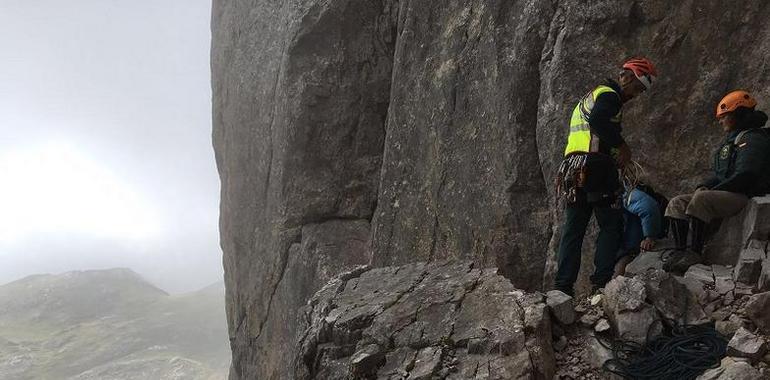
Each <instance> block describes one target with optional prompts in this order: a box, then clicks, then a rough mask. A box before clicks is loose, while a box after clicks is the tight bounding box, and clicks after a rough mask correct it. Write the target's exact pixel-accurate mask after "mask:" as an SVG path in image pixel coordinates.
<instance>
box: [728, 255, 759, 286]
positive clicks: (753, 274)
mask: <svg viewBox="0 0 770 380" xmlns="http://www.w3.org/2000/svg"><path fill="white" fill-rule="evenodd" d="M763 260H765V251H764V249H757V248H745V249H743V250H742V251H741V254H740V257H739V258H738V262H737V263H736V264H735V269H734V271H733V279H734V280H735V282H739V283H742V284H749V285H753V284H756V283H757V280H759V274H760V273H761V272H762V261H763Z"/></svg>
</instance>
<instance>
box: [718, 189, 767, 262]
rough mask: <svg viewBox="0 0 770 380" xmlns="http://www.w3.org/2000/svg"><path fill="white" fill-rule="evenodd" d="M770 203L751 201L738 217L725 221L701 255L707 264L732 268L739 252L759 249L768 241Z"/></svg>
mask: <svg viewBox="0 0 770 380" xmlns="http://www.w3.org/2000/svg"><path fill="white" fill-rule="evenodd" d="M769 203H770V197H769V196H764V197H755V198H752V199H750V200H749V203H748V204H747V205H746V207H745V208H744V209H743V211H741V212H740V213H739V214H738V215H736V216H733V217H730V218H727V219H724V220H723V221H722V222H721V223H720V227H719V229H718V231H717V232H716V234H715V235H714V236H713V237H712V238H711V239H710V240H709V242H708V243H707V244H706V247H705V251H704V254H705V256H706V259H707V261H708V262H710V263H714V264H720V265H734V264H735V263H736V262H737V261H738V257H739V255H740V252H741V250H742V249H744V248H746V247H749V246H753V247H759V248H761V247H762V244H763V243H764V242H766V241H767V240H769V239H768V231H770V222H768V220H769V219H768V218H769V216H768V215H770V208H769V207H768V206H769ZM752 241H756V242H758V243H759V244H756V243H752Z"/></svg>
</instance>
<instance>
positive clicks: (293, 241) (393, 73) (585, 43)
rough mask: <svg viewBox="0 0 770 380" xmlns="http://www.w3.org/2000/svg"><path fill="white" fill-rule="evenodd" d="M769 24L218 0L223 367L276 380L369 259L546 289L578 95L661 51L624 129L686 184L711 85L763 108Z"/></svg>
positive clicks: (585, 7) (578, 6)
mask: <svg viewBox="0 0 770 380" xmlns="http://www.w3.org/2000/svg"><path fill="white" fill-rule="evenodd" d="M768 16H770V5H768V4H766V3H765V2H762V1H748V2H741V3H734V4H733V3H731V4H729V5H726V4H725V3H724V2H721V1H715V0H714V1H711V0H709V1H683V2H666V1H632V0H621V1H608V0H606V1H605V0H598V1H590V2H584V1H578V0H552V1H539V0H520V1H513V0H492V1H480V0H475V1H474V0H450V1H445V2H442V3H441V5H440V6H437V5H436V3H435V2H425V1H417V0H400V1H399V0H367V1H356V0H284V1H276V0H251V1H245V0H230V1H222V0H215V1H214V5H213V15H212V35H213V37H212V74H213V81H212V87H213V106H214V134H213V138H214V147H215V151H216V157H217V163H218V167H219V171H220V175H221V179H222V206H221V210H222V213H221V221H220V225H221V234H222V235H221V238H222V247H223V250H224V253H225V256H224V266H225V271H226V286H227V311H228V319H229V326H230V336H231V346H232V349H233V366H232V370H231V377H232V378H233V379H240V378H259V379H277V378H281V377H285V376H286V374H287V373H288V372H287V371H289V365H288V363H287V360H285V358H286V357H290V356H292V355H293V354H294V352H295V350H296V348H294V345H293V342H294V339H295V338H296V336H297V323H295V322H293V321H294V320H295V319H296V315H297V310H298V309H299V307H300V306H301V305H303V304H304V303H305V302H306V301H307V300H308V299H309V298H310V296H311V295H312V294H313V293H314V292H315V291H316V290H318V289H320V288H321V286H322V285H323V284H325V283H326V282H327V281H328V280H329V279H330V278H332V277H333V276H334V275H336V274H337V273H340V272H342V271H344V270H347V269H350V268H353V267H355V266H357V265H359V264H367V263H371V264H373V265H374V266H382V265H397V264H402V263H407V262H415V261H432V260H437V259H471V260H473V261H474V262H476V263H477V264H478V266H479V267H488V266H496V267H498V268H500V273H501V274H503V275H505V276H506V277H508V278H509V279H510V280H511V281H512V282H513V284H514V285H515V286H516V287H518V288H522V289H528V290H532V289H538V288H542V287H543V286H544V285H545V286H548V284H549V283H550V280H551V279H550V276H551V275H550V274H551V271H552V264H551V260H550V257H551V256H552V254H553V251H554V247H555V245H556V242H557V239H558V236H559V228H558V223H559V211H558V210H559V207H558V205H557V204H556V202H555V201H554V199H553V196H552V195H553V186H552V177H553V173H554V169H555V166H557V165H558V162H559V157H560V155H561V152H562V149H563V144H564V141H565V137H566V133H567V130H566V124H567V115H568V113H569V111H570V109H571V107H573V106H574V103H575V101H576V100H577V99H578V98H579V97H580V96H581V95H582V94H584V93H585V92H586V91H588V90H589V89H590V88H591V87H592V86H594V85H596V84H597V83H598V82H599V81H601V80H603V79H604V78H606V77H610V76H614V75H615V74H617V72H616V71H617V64H618V63H619V62H621V61H622V60H623V59H625V58H627V57H629V56H632V55H639V54H641V55H645V56H648V57H650V58H651V59H653V61H655V62H656V63H657V64H658V66H659V69H660V72H661V77H660V80H659V81H658V83H656V87H655V88H654V89H653V90H652V91H650V92H649V93H648V94H645V95H644V96H643V97H642V98H640V99H638V100H634V101H633V103H630V104H629V105H628V107H627V109H626V110H625V124H624V125H625V135H626V136H627V140H628V141H629V142H630V143H631V145H632V147H633V149H634V153H635V158H636V159H637V160H638V161H640V162H642V163H643V164H644V165H645V167H646V168H647V170H648V172H649V174H650V175H649V177H650V180H651V182H652V183H653V184H654V185H657V187H659V188H661V189H662V190H664V192H666V193H668V194H669V195H673V194H674V193H676V192H680V191H685V190H689V189H691V188H692V187H693V185H694V184H695V183H696V182H697V181H698V180H699V178H700V177H701V176H702V175H703V174H705V172H706V170H707V169H708V166H709V163H710V154H711V151H712V147H713V146H714V145H715V143H716V141H717V140H718V139H719V134H720V132H719V130H718V129H717V128H716V127H714V126H713V124H714V123H713V121H712V112H713V106H714V104H715V102H716V101H717V100H718V99H719V98H720V96H721V95H722V94H723V93H725V92H726V91H728V90H730V89H733V88H736V87H745V88H749V89H752V90H753V91H754V92H755V93H756V96H757V97H758V98H759V99H760V107H761V108H767V107H766V106H767V104H768V103H767V99H769V98H770V90H768V86H767V84H768V79H767V78H768V75H767V74H768V70H769V69H768V66H767V64H766V63H765V59H764V58H765V57H766V55H767V52H768V51H770V30H768V24H767V23H766V22H765V20H767V19H768ZM590 245H591V244H586V249H588V248H590ZM586 256H587V258H586V259H585V260H584V262H585V264H586V265H584V271H588V270H590V255H586Z"/></svg>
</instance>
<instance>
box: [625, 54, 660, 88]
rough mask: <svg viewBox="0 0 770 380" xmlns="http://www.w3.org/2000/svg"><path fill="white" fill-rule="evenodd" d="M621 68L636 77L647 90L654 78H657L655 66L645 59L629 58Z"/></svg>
mask: <svg viewBox="0 0 770 380" xmlns="http://www.w3.org/2000/svg"><path fill="white" fill-rule="evenodd" d="M623 68H624V69H626V70H631V71H632V72H633V73H634V75H635V76H636V79H639V81H640V82H642V84H643V85H644V87H645V88H647V89H648V90H649V89H650V87H652V82H653V80H655V77H657V76H658V72H657V70H655V65H653V64H652V62H650V60H649V59H647V58H641V57H640V58H631V59H629V60H628V61H626V63H624V64H623Z"/></svg>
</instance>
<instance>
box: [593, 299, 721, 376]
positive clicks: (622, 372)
mask: <svg viewBox="0 0 770 380" xmlns="http://www.w3.org/2000/svg"><path fill="white" fill-rule="evenodd" d="M686 307H687V306H686V303H685V309H686ZM667 322H669V325H670V326H671V328H670V329H669V331H668V332H667V333H666V334H661V335H659V336H657V337H654V338H650V333H651V332H652V331H653V328H654V327H656V326H657V324H659V323H662V320H657V321H656V322H654V323H652V325H650V327H649V328H648V329H647V339H646V341H647V343H646V344H644V345H641V344H638V343H636V342H633V341H629V340H623V339H616V340H613V341H611V342H605V341H602V339H600V338H599V337H596V336H594V337H595V338H596V339H597V341H598V342H599V344H601V345H602V346H604V347H605V348H607V349H609V350H611V351H612V352H613V358H612V359H610V360H608V361H606V362H605V363H604V365H603V366H602V368H603V369H604V370H605V371H608V372H611V373H613V374H615V375H618V376H620V377H622V378H624V379H639V380H646V379H650V380H651V379H656V380H690V379H695V378H697V377H698V376H699V375H701V374H702V373H703V372H704V371H706V370H708V369H711V368H717V367H719V365H720V363H721V361H722V358H724V357H725V355H726V350H727V341H726V340H725V339H724V338H723V337H722V336H721V335H720V334H719V333H718V332H717V331H716V330H714V329H713V328H711V327H706V326H696V325H688V324H686V323H684V322H683V323H681V324H680V323H677V322H676V321H674V320H668V319H667Z"/></svg>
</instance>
